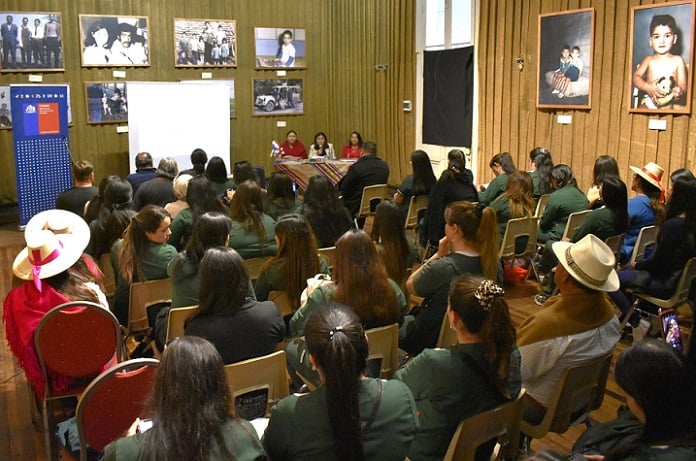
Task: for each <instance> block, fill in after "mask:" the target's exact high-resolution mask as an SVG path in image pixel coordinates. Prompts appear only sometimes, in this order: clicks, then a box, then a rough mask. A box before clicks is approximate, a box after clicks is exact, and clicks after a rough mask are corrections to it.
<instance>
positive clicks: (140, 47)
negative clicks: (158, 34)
mask: <svg viewBox="0 0 696 461" xmlns="http://www.w3.org/2000/svg"><path fill="white" fill-rule="evenodd" d="M80 50H82V54H81V57H82V67H135V66H149V65H150V50H151V47H150V36H149V30H148V19H147V17H145V16H107V15H87V14H81V15H80Z"/></svg>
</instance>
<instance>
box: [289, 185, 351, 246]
mask: <svg viewBox="0 0 696 461" xmlns="http://www.w3.org/2000/svg"><path fill="white" fill-rule="evenodd" d="M300 213H301V214H303V215H304V216H305V217H306V218H307V221H309V224H310V225H311V226H312V229H313V230H314V236H315V237H316V239H317V244H318V245H319V248H326V247H332V246H334V245H336V241H337V240H338V238H339V237H340V236H341V235H343V234H344V233H345V232H346V231H347V230H348V229H350V228H351V227H353V218H352V217H351V215H350V212H349V211H348V209H347V208H346V207H345V206H344V205H343V202H342V201H341V199H340V198H338V193H337V192H336V188H335V187H334V186H333V184H331V181H329V180H328V178H326V177H325V176H322V175H317V176H312V177H311V178H310V179H309V184H308V185H307V190H306V191H305V195H304V202H303V203H302V206H301V207H300Z"/></svg>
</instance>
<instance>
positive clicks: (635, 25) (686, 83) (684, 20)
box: [627, 1, 694, 114]
mask: <svg viewBox="0 0 696 461" xmlns="http://www.w3.org/2000/svg"><path fill="white" fill-rule="evenodd" d="M630 35H631V37H630V39H631V42H630V43H631V45H630V47H629V50H631V67H630V71H629V76H628V80H629V84H628V85H627V86H628V89H629V90H628V91H629V95H628V100H629V112H638V113H641V112H642V113H651V112H659V113H673V114H688V113H690V111H691V99H692V95H691V94H689V92H690V91H692V90H691V76H692V71H691V67H692V65H691V58H692V56H693V53H694V51H693V50H694V4H693V2H691V1H679V2H668V3H660V4H656V5H644V6H634V7H633V8H631V32H630Z"/></svg>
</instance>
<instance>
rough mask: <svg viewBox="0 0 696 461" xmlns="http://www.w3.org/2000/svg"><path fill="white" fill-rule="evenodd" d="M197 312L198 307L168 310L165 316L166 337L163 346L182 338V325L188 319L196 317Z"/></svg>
mask: <svg viewBox="0 0 696 461" xmlns="http://www.w3.org/2000/svg"><path fill="white" fill-rule="evenodd" d="M196 312H198V306H188V307H175V308H173V309H169V313H168V314H167V336H166V340H165V342H164V344H165V345H166V344H169V342H170V341H171V340H172V339H174V338H178V337H179V336H184V324H185V323H186V321H187V320H188V319H190V318H191V317H193V316H194V315H196Z"/></svg>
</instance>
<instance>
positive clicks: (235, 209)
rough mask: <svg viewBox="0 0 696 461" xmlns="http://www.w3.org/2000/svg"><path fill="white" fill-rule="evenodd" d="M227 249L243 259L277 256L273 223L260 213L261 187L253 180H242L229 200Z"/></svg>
mask: <svg viewBox="0 0 696 461" xmlns="http://www.w3.org/2000/svg"><path fill="white" fill-rule="evenodd" d="M230 217H231V218H232V230H231V231H230V241H229V246H230V248H234V249H235V250H237V252H238V253H239V254H240V255H241V256H242V258H244V259H247V258H260V257H262V256H271V255H274V254H275V253H276V251H277V250H278V246H277V245H276V243H275V225H276V223H275V220H274V219H273V218H271V217H270V216H268V215H267V214H266V213H264V212H263V197H262V193H261V187H259V185H258V184H257V183H255V182H254V181H244V182H243V183H240V184H238V185H237V190H236V191H235V193H234V195H233V196H232V200H231V201H230Z"/></svg>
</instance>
